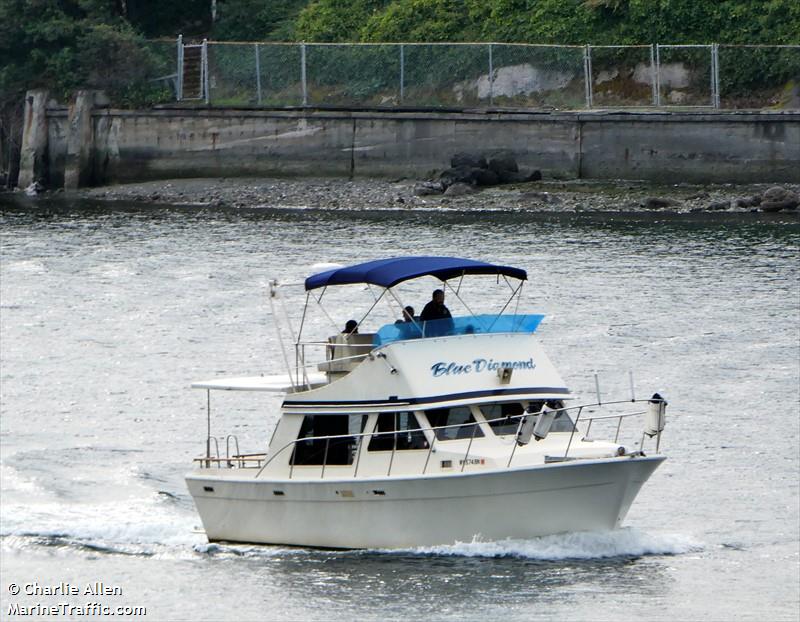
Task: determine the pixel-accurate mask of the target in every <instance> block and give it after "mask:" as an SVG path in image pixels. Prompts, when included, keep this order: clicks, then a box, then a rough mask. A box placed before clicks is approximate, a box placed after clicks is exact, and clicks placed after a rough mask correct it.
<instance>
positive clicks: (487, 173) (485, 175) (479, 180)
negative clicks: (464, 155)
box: [472, 168, 500, 186]
mask: <svg viewBox="0 0 800 622" xmlns="http://www.w3.org/2000/svg"><path fill="white" fill-rule="evenodd" d="M472 176H473V179H474V180H475V184H476V185H478V186H495V185H497V184H499V183H500V177H499V176H498V175H497V173H495V172H494V171H493V170H492V169H489V168H476V169H473V170H472Z"/></svg>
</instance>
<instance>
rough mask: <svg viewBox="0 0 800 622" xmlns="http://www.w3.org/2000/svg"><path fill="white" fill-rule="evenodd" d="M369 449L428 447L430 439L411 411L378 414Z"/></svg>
mask: <svg viewBox="0 0 800 622" xmlns="http://www.w3.org/2000/svg"><path fill="white" fill-rule="evenodd" d="M372 434H373V436H372V438H370V441H369V446H368V447H367V450H368V451H392V450H393V449H394V450H398V451H400V450H405V449H427V448H428V441H427V439H426V438H425V433H424V432H423V431H422V429H421V426H420V425H419V422H418V421H417V418H416V417H415V416H414V414H413V413H410V412H393V413H380V414H378V421H377V423H376V424H375V429H374V430H373V432H372Z"/></svg>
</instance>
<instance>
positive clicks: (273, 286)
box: [269, 281, 297, 389]
mask: <svg viewBox="0 0 800 622" xmlns="http://www.w3.org/2000/svg"><path fill="white" fill-rule="evenodd" d="M277 295H278V291H277V282H276V281H270V282H269V308H270V311H271V312H272V317H273V318H275V333H276V334H277V335H278V343H279V344H280V346H281V354H282V355H283V362H284V364H285V365H286V373H287V374H288V375H289V382H291V383H292V388H293V389H296V388H297V383H296V382H295V379H294V377H293V376H292V366H291V365H289V356H288V355H287V354H286V345H285V344H284V343H283V335H282V334H281V326H280V322H279V321H278V314H277V312H276V311H275V301H274V300H273V298H275V297H276V296H277Z"/></svg>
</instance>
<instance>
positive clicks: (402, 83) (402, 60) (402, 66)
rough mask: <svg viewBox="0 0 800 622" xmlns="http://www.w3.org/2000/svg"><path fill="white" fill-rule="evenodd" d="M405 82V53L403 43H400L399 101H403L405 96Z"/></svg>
mask: <svg viewBox="0 0 800 622" xmlns="http://www.w3.org/2000/svg"><path fill="white" fill-rule="evenodd" d="M405 83H406V53H405V49H404V48H403V44H402V43H401V44H400V103H401V104H402V103H403V97H405Z"/></svg>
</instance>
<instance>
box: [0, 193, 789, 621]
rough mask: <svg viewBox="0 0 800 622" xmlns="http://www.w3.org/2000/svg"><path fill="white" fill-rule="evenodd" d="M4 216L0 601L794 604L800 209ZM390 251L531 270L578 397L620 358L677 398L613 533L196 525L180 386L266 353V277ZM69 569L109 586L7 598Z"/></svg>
mask: <svg viewBox="0 0 800 622" xmlns="http://www.w3.org/2000/svg"><path fill="white" fill-rule="evenodd" d="M1 200H2V199H0V201H1ZM0 205H2V204H0ZM0 222H2V257H1V259H2V262H1V263H0V303H1V305H2V307H1V308H0V312H1V314H0V328H1V329H2V333H1V334H0V338H1V341H0V346H1V347H2V351H1V354H2V361H1V362H2V369H1V372H2V377H1V380H2V417H1V418H0V434H1V435H0V451H1V457H2V460H1V464H2V503H0V522H1V531H0V533H1V534H2V559H1V564H0V565H1V566H2V572H1V574H2V579H0V581H1V582H2V585H0V607H2V613H0V617H2V618H3V619H5V618H6V617H9V619H12V618H11V617H10V616H9V615H8V612H9V607H10V606H12V605H13V604H14V603H20V604H24V605H32V604H35V603H43V604H46V605H55V604H57V603H68V604H71V605H85V604H86V603H87V602H92V601H96V602H100V603H101V604H104V605H110V606H113V607H117V606H144V607H146V609H147V616H146V617H144V618H139V619H152V620H238V619H249V620H260V619H264V620H326V619H331V618H339V619H452V620H462V619H500V618H502V619H504V620H530V619H577V620H612V619H613V620H620V619H623V620H628V619H640V618H642V617H643V616H644V617H647V618H650V619H659V620H662V619H663V620H668V619H669V620H675V619H688V620H700V619H702V620H730V619H741V620H767V619H770V620H772V619H780V620H796V619H798V607H800V588H799V587H798V586H799V585H800V571H799V568H800V544H798V540H799V536H798V532H800V518H799V515H800V507H799V504H800V501H799V496H798V479H799V477H798V469H799V468H800V467H799V462H800V459H799V458H798V440H799V437H800V396H799V395H798V383H799V382H800V365H799V364H798V357H799V356H800V346H799V345H798V344H799V342H800V329H799V328H798V327H799V326H800V322H798V320H799V319H800V318H799V317H798V315H799V314H800V311H799V309H800V283H799V282H798V272H800V270H799V268H800V263H798V249H800V227H799V226H798V223H797V219H796V218H792V217H778V218H765V217H759V216H756V215H744V216H742V215H739V216H730V215H723V216H718V217H713V218H712V217H709V216H705V217H699V216H654V215H640V216H630V215H628V216H621V215H589V214H570V215H554V214H549V215H533V214H520V213H510V212H509V213H506V212H488V213H463V212H442V211H430V212H415V213H406V212H366V213H365V212H343V211H342V212H317V211H281V210H275V211H272V210H260V211H238V212H234V211H209V210H189V209H174V208H152V207H147V208H142V207H136V206H125V205H117V206H115V207H112V208H109V207H108V206H96V205H91V204H88V203H76V204H72V205H64V204H62V205H54V204H47V203H39V204H34V207H29V208H27V209H20V208H18V207H13V206H10V205H6V206H5V207H4V208H3V210H2V217H1V219H0ZM403 254H452V255H462V256H467V257H472V258H476V259H485V260H490V261H496V262H500V263H508V264H512V265H518V266H520V267H523V268H525V269H527V270H528V273H529V275H530V283H529V284H528V285H526V289H527V296H526V302H527V304H528V307H529V308H528V310H529V311H535V312H543V313H545V314H546V315H547V318H546V320H545V322H544V323H543V324H542V326H541V327H540V329H539V334H540V338H541V340H542V342H543V343H544V345H545V347H546V348H547V349H548V352H549V354H550V357H551V358H552V359H553V361H554V362H555V363H556V365H557V366H558V367H559V368H560V370H561V371H562V374H563V375H564V376H565V378H566V379H567V380H568V383H569V384H570V385H571V386H572V388H573V390H574V391H575V392H576V393H577V394H578V395H579V396H581V397H583V398H586V399H589V398H591V397H593V393H594V378H593V372H594V371H595V370H597V371H598V372H599V373H600V375H601V379H602V383H603V386H602V390H603V392H604V394H608V395H609V396H611V395H621V396H622V397H624V396H626V395H627V394H628V377H627V371H628V370H629V369H633V370H634V371H635V374H636V379H637V391H638V392H640V393H641V395H642V396H643V395H645V394H648V393H649V392H651V391H655V390H657V391H659V392H662V394H664V395H665V396H666V397H667V399H668V400H669V402H670V407H669V409H668V423H667V430H666V432H665V434H664V440H663V446H664V449H665V452H666V453H667V455H668V456H669V460H668V461H667V462H666V463H665V464H664V465H663V466H662V467H661V468H660V469H659V470H658V471H657V472H656V473H655V475H654V476H653V478H652V479H651V480H650V482H649V483H648V484H647V485H646V486H645V488H644V489H643V491H642V493H641V495H640V496H639V498H638V500H637V501H636V503H635V504H634V506H633V508H632V510H631V512H630V513H629V515H628V518H627V521H626V525H627V526H626V527H625V528H624V529H622V530H619V531H617V532H611V533H591V534H572V535H563V536H553V537H549V538H541V539H537V540H528V541H506V542H498V543H491V542H473V543H464V544H460V545H456V546H452V547H440V548H436V549H425V550H411V551H403V552H383V551H362V552H329V551H328V552H324V551H314V550H305V549H291V548H278V547H256V546H219V545H208V544H207V543H206V542H205V540H204V538H203V535H202V534H201V533H198V531H197V527H198V525H199V519H198V517H197V515H196V514H195V512H194V508H193V506H192V502H191V498H190V497H189V496H188V494H187V492H186V489H185V486H184V483H183V475H184V473H185V472H186V471H187V470H188V468H189V466H190V462H191V459H192V458H193V457H195V456H197V455H199V454H200V453H201V452H202V451H203V445H204V435H205V428H204V425H205V419H204V417H205V401H204V400H205V396H204V394H202V393H201V392H193V391H191V390H189V388H188V385H189V383H190V382H191V381H193V380H198V379H205V378H209V377H214V376H216V375H226V374H227V375H242V374H253V373H260V372H273V373H275V372H280V371H281V369H280V365H279V362H278V360H277V357H276V356H275V353H276V350H275V349H274V348H275V345H276V340H275V336H274V333H273V331H272V325H271V322H270V317H269V315H268V313H267V305H266V304H265V302H266V299H265V284H266V281H267V279H269V278H272V277H275V276H278V277H281V278H283V279H284V280H299V279H301V278H303V277H305V276H306V275H307V274H309V273H310V272H313V271H314V270H313V268H312V266H313V265H314V264H317V263H320V262H341V263H350V262H357V261H361V260H368V259H373V258H378V257H384V256H392V255H403ZM356 293H360V294H361V298H362V299H365V298H366V297H368V293H367V294H364V293H363V292H356ZM428 293H429V285H428V284H424V285H423V286H421V289H419V290H411V291H410V295H411V296H412V298H411V300H418V301H419V302H418V303H417V304H418V305H419V306H420V307H421V305H422V303H423V302H424V301H425V298H426V297H427V295H428ZM493 295H494V294H491V295H489V299H488V300H486V301H485V302H486V303H487V304H488V303H494V302H496V301H495V300H494V299H493V298H492V296H493ZM335 308H336V307H335ZM360 309H361V307H360V306H358V305H357V304H355V303H354V305H353V306H352V307H348V306H347V305H346V304H345V303H342V305H341V306H340V307H339V308H338V311H339V313H340V315H341V317H339V316H337V317H336V319H337V321H338V320H339V319H341V321H342V323H343V321H344V320H345V319H348V318H349V317H350V316H351V315H353V316H356V312H357V311H358V310H360ZM298 312H299V306H293V305H292V304H290V305H289V313H290V314H292V315H296V314H297V313H298ZM278 404H279V398H277V397H275V396H259V397H256V398H255V399H253V397H252V396H238V395H237V396H230V397H228V396H227V395H226V396H225V397H224V399H223V398H221V399H220V401H219V410H218V419H217V420H215V426H219V429H216V428H215V433H216V434H219V435H224V434H227V433H235V434H237V435H238V436H239V439H240V441H241V442H242V445H243V447H242V450H245V448H246V449H247V450H251V451H258V450H260V449H262V448H263V446H264V444H265V443H266V441H267V439H268V438H269V436H268V435H269V433H270V432H271V429H272V426H273V424H274V422H275V418H276V413H277V407H278ZM501 510H502V508H499V511H501ZM443 520H446V517H443ZM62 581H64V582H70V583H72V584H74V585H78V586H80V588H81V590H82V591H83V589H84V587H85V585H86V584H87V583H89V582H95V581H102V582H104V583H105V584H107V585H117V586H120V587H121V589H122V591H123V594H122V595H116V596H102V597H98V596H84V595H83V594H82V595H81V596H68V597H59V596H28V595H25V594H24V592H23V593H22V594H20V595H17V596H14V595H12V594H11V593H10V588H11V585H10V584H12V583H15V584H17V585H19V586H20V587H21V588H22V589H23V590H24V586H25V585H26V584H31V583H34V582H38V583H39V584H40V585H54V584H58V583H60V582H62ZM73 617H75V618H76V619H78V618H79V616H77V614H73ZM53 619H64V618H63V617H61V618H53ZM81 619H85V617H83V618H81Z"/></svg>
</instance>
